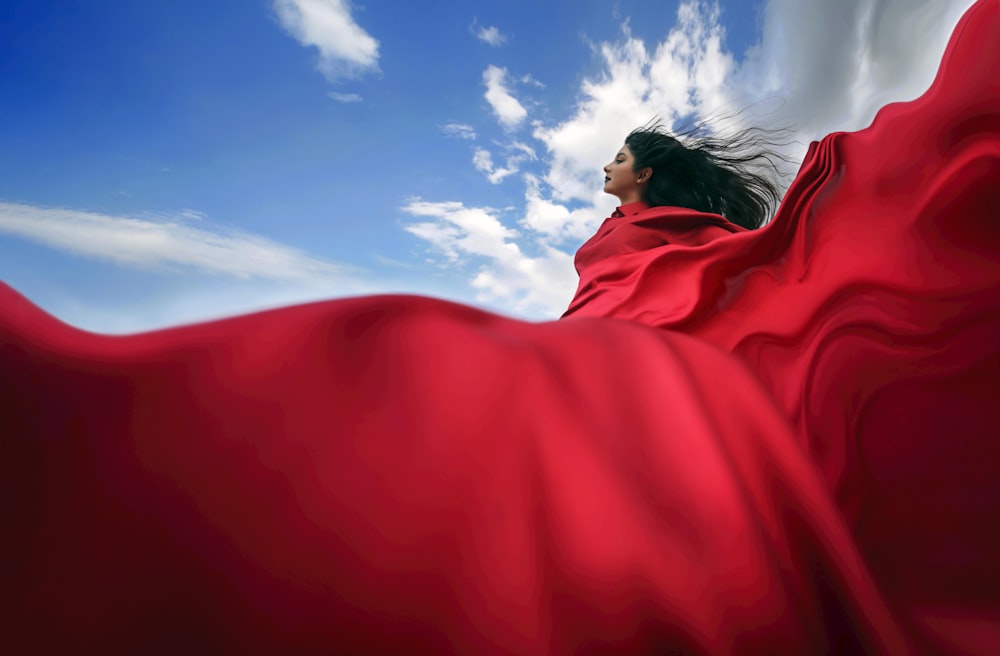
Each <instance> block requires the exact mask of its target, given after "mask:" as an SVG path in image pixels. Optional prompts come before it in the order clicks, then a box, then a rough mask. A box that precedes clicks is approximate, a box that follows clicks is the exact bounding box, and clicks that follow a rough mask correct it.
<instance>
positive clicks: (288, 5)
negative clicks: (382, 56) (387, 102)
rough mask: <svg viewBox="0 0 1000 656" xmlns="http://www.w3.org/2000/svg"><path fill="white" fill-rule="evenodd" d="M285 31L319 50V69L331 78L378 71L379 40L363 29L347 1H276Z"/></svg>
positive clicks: (300, 41) (307, 45)
mask: <svg viewBox="0 0 1000 656" xmlns="http://www.w3.org/2000/svg"><path fill="white" fill-rule="evenodd" d="M274 9H275V11H276V12H277V14H278V19H279V20H280V21H281V25H282V26H283V27H284V28H285V30H286V31H287V32H288V33H289V34H290V35H292V37H293V38H295V40H297V41H298V42H299V43H301V44H302V45H304V46H306V47H315V48H316V49H317V50H319V62H318V67H319V70H320V71H321V72H322V73H323V74H324V75H325V76H326V77H327V78H328V79H330V80H336V79H339V78H342V77H354V76H357V75H359V74H361V73H364V72H367V71H375V70H378V41H376V40H375V39H374V38H372V37H371V36H370V35H369V34H368V33H367V32H365V31H364V30H363V29H361V27H360V26H358V24H357V23H356V22H354V18H353V17H352V16H351V10H350V6H349V5H348V3H347V2H346V0H274Z"/></svg>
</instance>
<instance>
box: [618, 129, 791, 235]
mask: <svg viewBox="0 0 1000 656" xmlns="http://www.w3.org/2000/svg"><path fill="white" fill-rule="evenodd" d="M790 135H791V130H781V129H779V130H765V129H761V128H746V129H743V130H738V131H734V132H729V133H728V134H718V135H713V134H712V133H711V131H710V129H709V127H708V126H707V124H705V123H702V124H696V125H690V126H688V127H686V128H682V130H681V131H680V132H677V133H674V134H671V133H669V132H668V131H667V130H666V129H664V127H663V126H662V124H661V123H660V122H659V121H654V122H652V123H649V124H647V125H645V126H643V127H641V128H637V129H635V130H633V131H632V132H630V133H629V135H628V136H627V137H626V138H625V145H626V146H628V149H629V150H630V151H631V152H632V156H633V157H634V158H635V166H634V169H635V170H636V171H639V170H640V169H642V168H645V167H649V168H651V169H652V170H653V175H652V177H651V178H650V179H649V185H648V186H647V188H646V192H645V197H644V198H643V200H644V201H646V202H647V203H649V204H650V205H671V206H675V207H686V208H689V209H693V210H697V211H699V212H710V213H712V214H721V215H722V216H724V217H726V219H728V220H729V221H731V222H733V223H736V224H738V225H741V226H743V227H744V228H749V229H751V230H752V229H754V228H759V227H761V226H762V225H764V224H765V223H767V221H768V220H769V219H770V218H771V216H772V215H773V214H774V212H775V211H776V210H777V207H778V203H779V202H780V201H781V189H780V187H779V186H778V184H777V180H778V179H779V178H781V177H782V169H781V166H780V163H781V162H786V163H787V162H788V159H787V158H786V157H785V156H784V155H781V154H780V153H778V152H777V151H776V150H775V148H776V147H777V146H781V145H787V143H788V139H790Z"/></svg>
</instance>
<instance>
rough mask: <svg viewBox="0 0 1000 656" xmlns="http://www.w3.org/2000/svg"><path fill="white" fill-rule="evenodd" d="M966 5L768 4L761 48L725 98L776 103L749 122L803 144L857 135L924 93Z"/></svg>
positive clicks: (903, 1)
mask: <svg viewBox="0 0 1000 656" xmlns="http://www.w3.org/2000/svg"><path fill="white" fill-rule="evenodd" d="M972 3H973V0H878V1H876V0H843V1H841V2H836V3H833V2H821V1H819V0H812V1H810V2H799V1H797V0H770V2H769V3H768V4H767V7H766V9H765V11H764V15H763V18H764V22H763V32H762V34H761V38H760V40H759V41H758V43H757V44H756V45H755V46H754V47H753V48H752V49H751V50H750V51H748V52H747V53H746V57H745V59H744V61H743V63H742V65H741V66H740V67H739V69H738V70H736V71H734V73H733V75H732V76H731V77H730V78H729V79H728V80H726V84H725V85H724V87H723V90H724V92H725V93H726V95H727V96H728V97H729V98H730V99H731V102H732V103H734V104H735V105H736V106H746V105H749V104H750V103H752V102H755V101H759V100H761V99H764V98H772V97H777V98H780V99H781V101H782V103H781V106H780V107H779V108H778V109H777V110H774V111H773V112H771V113H770V114H769V115H767V116H757V117H753V116H751V117H750V118H749V120H751V121H756V122H770V123H775V124H785V125H789V124H792V125H795V126H797V128H798V130H799V133H800V135H801V139H802V141H803V142H808V141H810V140H814V139H818V138H820V137H822V136H823V135H825V134H827V133H829V132H832V131H836V130H858V129H861V128H863V127H865V126H867V125H868V124H869V123H870V122H871V120H872V118H874V116H875V113H876V111H877V110H878V109H879V108H880V107H882V106H883V105H885V104H887V103H890V102H898V101H904V100H911V99H913V98H915V97H917V96H918V95H919V94H921V93H922V92H923V91H924V90H926V88H927V87H928V86H929V84H930V82H931V80H932V78H933V75H934V73H935V71H936V70H937V67H938V65H939V63H940V61H941V56H942V54H943V53H944V48H945V45H946V43H947V40H948V38H949V36H950V34H951V31H952V29H953V28H954V26H955V24H956V23H957V22H958V19H959V17H960V16H961V14H962V13H963V12H964V11H965V10H966V9H968V8H969V7H970V6H971V5H972ZM803 148H804V146H803ZM800 150H802V149H800Z"/></svg>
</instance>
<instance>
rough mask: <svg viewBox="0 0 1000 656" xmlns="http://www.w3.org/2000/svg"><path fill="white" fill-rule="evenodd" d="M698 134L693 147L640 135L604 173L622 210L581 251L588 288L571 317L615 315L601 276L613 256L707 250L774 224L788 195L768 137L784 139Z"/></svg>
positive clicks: (654, 130) (579, 266)
mask: <svg viewBox="0 0 1000 656" xmlns="http://www.w3.org/2000/svg"><path fill="white" fill-rule="evenodd" d="M697 131H698V129H697V128H692V129H690V130H688V134H687V135H686V136H688V137H689V138H690V139H689V143H688V144H687V145H685V144H684V143H682V142H681V141H679V140H678V139H677V138H676V137H674V136H672V135H670V134H668V133H667V132H665V131H664V130H663V129H662V128H661V127H660V126H659V125H658V124H653V125H649V126H646V127H643V128H638V129H636V130H633V131H632V132H631V133H630V134H629V135H628V136H627V137H626V138H625V144H624V145H623V146H622V148H621V150H619V151H618V153H617V154H616V155H615V157H614V159H613V160H612V161H611V162H610V163H609V164H608V165H607V166H605V167H604V173H605V178H604V191H605V192H607V193H609V194H611V195H613V196H617V197H618V199H619V201H620V202H621V205H620V206H619V207H618V208H617V209H616V210H615V212H614V214H613V215H612V216H611V217H610V218H609V219H608V220H606V221H605V222H604V223H603V224H602V225H601V227H600V228H599V229H598V231H597V233H596V234H595V235H594V236H593V237H591V238H590V240H588V241H587V242H586V243H585V244H584V245H583V246H582V247H580V249H579V250H578V251H577V253H576V258H575V264H576V270H577V272H578V273H579V274H580V285H579V287H578V288H577V293H576V295H575V297H574V298H573V300H572V302H570V305H569V309H568V310H567V311H566V313H565V314H564V315H563V316H564V317H566V316H570V315H572V314H578V315H580V316H582V315H584V314H585V315H587V316H607V315H608V314H609V313H610V312H611V311H612V307H611V305H610V304H609V300H610V299H609V298H606V297H603V288H601V287H600V286H599V284H598V283H599V281H598V279H597V277H596V275H595V274H597V273H598V272H600V271H601V270H602V267H601V266H600V265H599V262H600V261H601V260H602V259H605V258H606V257H608V256H609V255H611V254H617V255H620V254H626V253H644V252H648V251H650V250H652V249H655V248H657V247H660V246H663V245H665V244H668V243H671V244H675V245H682V246H700V245H702V244H706V243H708V242H710V241H712V240H714V239H716V238H718V237H721V236H724V235H727V234H730V233H734V232H742V231H744V230H752V229H754V228H759V227H761V226H762V225H764V223H766V222H767V220H768V219H769V218H770V217H771V215H772V213H773V212H774V209H775V208H776V206H777V204H778V200H779V199H780V192H779V190H778V188H777V187H776V185H775V184H774V182H773V181H772V180H771V179H770V178H769V177H768V176H767V175H764V174H763V172H770V173H771V174H774V175H777V174H778V167H777V166H776V162H777V161H778V160H782V161H783V158H782V157H780V156H779V155H776V154H774V153H772V152H770V151H769V150H767V148H766V146H768V145H773V144H772V142H769V141H768V139H767V138H768V137H770V138H772V139H773V138H775V137H777V136H780V134H781V132H780V131H776V132H772V133H767V132H765V131H761V130H755V129H748V130H744V131H743V132H740V133H738V134H736V135H733V136H731V137H729V138H727V139H722V138H710V137H705V136H701V137H695V136H694V135H695V133H696V132H697ZM752 167H756V168H757V169H758V170H760V171H761V173H755V172H754V171H753V169H752ZM723 217H725V218H723ZM659 305H660V306H661V307H662V306H663V303H662V302H661V303H660V304H659Z"/></svg>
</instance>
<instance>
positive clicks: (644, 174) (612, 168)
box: [604, 146, 652, 205]
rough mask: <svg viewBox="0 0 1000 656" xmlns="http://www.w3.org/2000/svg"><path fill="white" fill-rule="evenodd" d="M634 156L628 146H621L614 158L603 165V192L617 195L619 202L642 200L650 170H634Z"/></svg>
mask: <svg viewBox="0 0 1000 656" xmlns="http://www.w3.org/2000/svg"><path fill="white" fill-rule="evenodd" d="M634 167H635V157H633V156H632V151H630V150H629V149H628V146H622V148H621V150H619V151H618V154H616V155H615V158H614V159H613V160H611V162H610V163H609V164H608V165H607V166H605V167H604V192H605V193H608V194H611V195H612V196H618V199H619V200H620V201H621V204H622V205H624V204H626V203H632V202H635V201H637V200H642V196H643V193H644V192H645V190H646V185H647V184H648V181H649V176H650V175H651V173H652V170H651V169H649V168H644V169H642V170H640V171H636V170H635V169H634Z"/></svg>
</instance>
